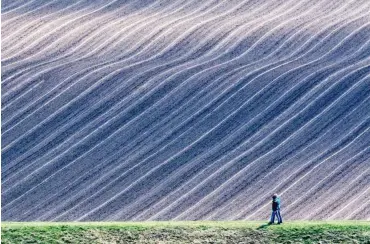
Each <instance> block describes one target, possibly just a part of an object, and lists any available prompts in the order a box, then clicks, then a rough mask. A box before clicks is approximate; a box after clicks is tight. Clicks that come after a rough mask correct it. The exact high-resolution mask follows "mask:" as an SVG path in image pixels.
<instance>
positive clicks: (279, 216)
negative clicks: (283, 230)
mask: <svg viewBox="0 0 370 244" xmlns="http://www.w3.org/2000/svg"><path fill="white" fill-rule="evenodd" d="M276 216H277V219H278V224H281V223H283V219H282V218H281V214H280V210H278V211H276Z"/></svg>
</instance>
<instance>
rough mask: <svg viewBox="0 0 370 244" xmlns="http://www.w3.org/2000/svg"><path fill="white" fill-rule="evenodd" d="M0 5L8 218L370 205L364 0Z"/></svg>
mask: <svg viewBox="0 0 370 244" xmlns="http://www.w3.org/2000/svg"><path fill="white" fill-rule="evenodd" d="M3 6H4V7H5V11H4V10H3V12H2V19H3V20H4V21H5V22H3V23H2V34H3V36H5V39H4V40H3V49H2V50H4V51H3V58H2V65H3V73H2V77H3V82H2V89H3V97H2V105H3V109H2V118H3V123H2V130H3V133H2V142H3V147H2V159H3V161H2V162H3V164H2V168H3V174H2V175H3V180H2V187H3V191H2V200H3V204H2V216H3V219H4V220H10V221H34V220H39V221H40V220H53V221H62V220H63V221H67V220H68V221H76V220H83V221H88V220H169V219H174V220H186V219H189V220H196V219H203V220H206V219H210V220H221V219H225V220H226V219H228V220H234V219H261V218H267V217H268V214H269V205H270V203H269V198H270V195H271V194H272V193H273V192H278V193H280V195H281V196H282V199H283V205H282V206H283V215H284V216H285V217H284V218H285V219H288V220H294V219H343V218H346V219H368V218H369V216H368V215H369V211H363V210H364V209H365V208H366V206H367V205H366V204H364V203H363V201H366V199H368V194H367V193H368V189H369V185H368V182H369V181H368V176H369V174H368V171H367V168H368V164H369V162H370V161H369V160H370V158H369V154H368V152H369V151H368V150H369V145H370V144H369V143H370V141H369V130H370V117H369V116H370V114H369V112H370V111H369V110H368V109H367V108H368V106H369V105H370V80H369V78H370V59H369V58H370V57H369V55H370V39H369V38H370V36H369V35H368V33H369V32H370V18H369V16H368V11H369V10H370V3H369V2H368V1H366V0H363V1H351V0H343V1H333V0H324V1H317V0H316V1H308V0H307V1H300V2H294V1H293V0H292V1H282V0H268V1H264V2H260V1H257V0H245V1H236V0H232V1H226V0H222V1H218V0H208V1H192V0H187V1H172V2H171V1H167V0H163V1H162V0H148V1H145V2H144V1H136V0H127V1H118V0H114V1H109V2H104V1H98V2H91V1H89V2H87V1H83V0H81V1H74V2H73V1H72V2H58V1H53V0H49V1H39V0H34V1H29V2H27V1H15V2H13V3H11V2H9V1H8V2H5V4H4V5H3ZM4 34H6V35H4ZM272 179H273V181H274V182H275V183H274V185H273V186H272V187H271V186H270V184H271V180H272ZM338 188H340V190H338ZM344 196H345V197H346V198H344ZM308 201H309V203H308V204H303V203H305V202H308ZM245 202H248V204H247V205H246V204H245ZM302 205H303V207H301V206H302ZM354 206H358V207H359V209H360V210H354ZM310 208H311V209H314V211H310V210H309V209H310Z"/></svg>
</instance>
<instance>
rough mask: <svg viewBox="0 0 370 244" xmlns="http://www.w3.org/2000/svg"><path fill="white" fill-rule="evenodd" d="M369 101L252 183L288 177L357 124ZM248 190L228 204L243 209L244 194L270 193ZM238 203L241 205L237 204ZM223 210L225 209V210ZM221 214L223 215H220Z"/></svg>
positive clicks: (244, 211) (253, 204) (259, 183)
mask: <svg viewBox="0 0 370 244" xmlns="http://www.w3.org/2000/svg"><path fill="white" fill-rule="evenodd" d="M335 79H336V78H335V77H333V80H335ZM369 102H370V101H369V99H367V100H366V101H365V102H364V103H362V104H361V105H360V106H359V107H357V108H356V110H354V111H353V112H351V113H350V114H349V115H347V116H346V117H344V118H343V119H341V120H339V121H337V124H336V125H335V126H334V127H333V129H331V130H328V131H327V132H325V133H324V134H323V135H322V136H321V137H318V138H317V139H315V140H314V141H313V142H312V143H310V144H309V145H307V146H306V147H304V148H303V149H302V150H301V151H296V152H295V155H294V156H292V157H290V158H284V159H283V160H284V161H282V163H281V164H279V165H278V166H277V167H276V168H275V169H272V170H271V171H270V172H268V173H266V175H264V176H263V177H262V178H261V179H260V180H259V181H257V182H255V183H254V184H255V185H256V186H257V187H261V188H259V189H262V186H263V185H264V184H268V182H269V181H270V177H272V176H274V177H276V178H277V179H280V178H281V179H288V177H286V175H287V174H289V171H290V170H291V169H294V168H295V167H297V168H299V166H300V164H301V163H298V162H305V161H307V160H309V159H310V158H312V157H314V156H315V155H316V154H317V152H318V151H320V150H321V148H322V146H323V145H325V147H326V148H328V147H330V145H331V144H333V143H334V141H333V139H332V138H337V139H336V140H339V139H338V137H341V136H343V134H342V133H338V132H337V131H340V129H343V130H345V131H348V130H351V128H353V127H354V126H356V123H357V125H358V123H359V122H358V121H357V120H354V117H353V116H354V115H357V116H356V117H358V115H360V114H361V113H362V111H363V109H364V108H366V106H368V105H369ZM345 121H351V123H350V124H349V125H346V124H345V123H344V122H345ZM279 124H280V123H279ZM341 125H345V126H346V127H345V128H343V126H342V127H339V126H341ZM348 126H349V127H348ZM338 127H339V128H338ZM274 162H275V164H276V163H278V162H279V161H275V160H274ZM279 171H280V172H279ZM250 190H251V189H247V191H245V192H243V193H241V194H240V195H239V198H240V199H241V200H238V199H235V201H236V202H233V201H232V202H230V203H229V204H233V203H234V204H236V206H238V207H239V208H244V209H245V206H244V204H243V203H244V202H245V200H243V199H245V197H246V196H250V197H252V199H256V198H257V197H258V196H262V195H266V198H263V199H266V200H267V199H268V198H269V196H270V195H268V194H269V193H268V192H264V191H262V192H260V191H254V192H251V191H250ZM269 191H273V189H270V190H269ZM271 194H273V193H271ZM261 200H262V199H261ZM259 204H261V203H256V202H255V201H252V202H251V203H250V204H249V205H248V206H249V207H250V208H252V207H255V206H256V205H259ZM239 205H241V206H239ZM225 208H226V209H227V205H225ZM220 211H224V210H222V208H221V210H220ZM225 211H227V210H225ZM247 211H249V209H248V208H247V209H245V210H243V211H241V212H240V213H238V215H237V216H236V217H235V216H234V217H235V218H236V219H239V218H241V217H240V216H243V214H244V213H246V212H247ZM224 214H227V213H225V212H224ZM221 216H223V215H221Z"/></svg>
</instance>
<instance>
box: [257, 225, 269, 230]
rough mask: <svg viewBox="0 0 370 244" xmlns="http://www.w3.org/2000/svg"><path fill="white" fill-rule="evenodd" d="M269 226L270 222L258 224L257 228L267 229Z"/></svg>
mask: <svg viewBox="0 0 370 244" xmlns="http://www.w3.org/2000/svg"><path fill="white" fill-rule="evenodd" d="M269 226H270V225H269V224H263V225H260V226H258V228H257V230H261V229H266V228H267V227H269Z"/></svg>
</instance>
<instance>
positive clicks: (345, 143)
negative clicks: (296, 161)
mask: <svg viewBox="0 0 370 244" xmlns="http://www.w3.org/2000/svg"><path fill="white" fill-rule="evenodd" d="M367 123H369V120H367V121H366V122H365V123H363V124H361V125H360V126H358V127H357V128H355V130H353V131H350V133H347V134H346V135H345V137H343V138H342V139H341V140H340V141H339V142H338V143H336V144H335V145H334V146H333V147H331V148H329V149H328V150H327V151H324V152H323V153H322V154H320V155H319V156H317V157H315V158H314V159H313V160H311V161H309V162H307V163H305V164H303V165H302V166H301V167H300V168H299V169H298V170H295V172H293V174H291V175H289V176H288V177H287V179H289V178H290V177H292V176H293V177H294V178H293V179H291V180H292V181H294V182H295V183H293V184H291V183H287V182H282V183H281V184H279V185H278V186H277V187H275V188H274V189H273V190H272V191H276V190H280V192H281V193H284V192H285V191H287V190H289V188H290V187H293V186H294V185H295V184H296V183H297V182H298V181H299V180H300V179H302V178H304V177H305V176H306V175H307V174H308V173H310V171H309V172H308V173H306V170H307V169H305V168H306V167H307V165H308V166H310V164H312V163H314V162H319V164H320V163H324V162H325V160H326V159H327V158H330V157H333V156H335V155H336V154H338V153H340V152H341V151H343V150H345V149H346V147H349V146H351V142H352V141H353V140H354V139H356V138H357V137H358V136H359V133H360V135H361V134H362V133H363V131H364V130H365V129H368V128H369V126H368V124H367ZM315 166H317V165H315ZM308 169H309V168H308ZM302 175H303V176H302ZM297 178H298V179H297ZM283 184H286V185H285V186H282V185H283ZM287 184H289V185H290V186H287ZM282 189H284V191H283V190H282ZM266 206H267V205H264V207H266ZM255 207H256V208H258V207H257V206H255ZM262 208H263V207H259V209H257V211H256V209H255V210H254V211H251V212H254V214H250V215H249V216H248V217H247V219H251V217H252V216H254V215H255V214H256V213H257V212H258V211H259V210H260V209H262Z"/></svg>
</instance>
